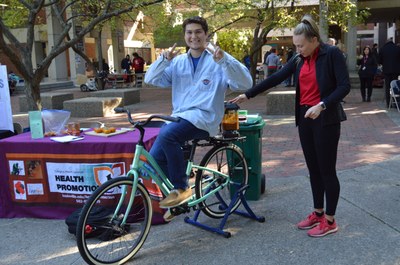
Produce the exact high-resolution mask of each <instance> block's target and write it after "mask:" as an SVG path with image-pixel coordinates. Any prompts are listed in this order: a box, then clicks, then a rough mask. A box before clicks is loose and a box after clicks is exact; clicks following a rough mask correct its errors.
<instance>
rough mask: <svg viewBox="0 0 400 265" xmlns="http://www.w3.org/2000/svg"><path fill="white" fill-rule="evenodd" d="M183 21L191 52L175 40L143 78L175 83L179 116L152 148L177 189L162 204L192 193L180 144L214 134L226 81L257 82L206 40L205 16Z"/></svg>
mask: <svg viewBox="0 0 400 265" xmlns="http://www.w3.org/2000/svg"><path fill="white" fill-rule="evenodd" d="M182 27H183V33H184V39H185V42H186V45H187V46H188V47H189V50H188V52H187V53H185V54H181V55H178V54H179V52H178V51H176V50H175V49H176V43H175V44H174V46H173V47H172V48H171V49H170V50H166V51H165V52H164V53H163V54H162V56H160V57H159V58H158V59H157V60H156V61H155V62H154V63H152V64H151V66H150V68H149V69H148V71H147V72H146V75H145V78H144V81H145V83H148V84H151V85H154V86H159V87H165V88H169V87H172V116H174V117H178V118H179V121H178V122H171V123H168V124H166V125H164V126H163V127H162V128H161V130H160V133H159V135H158V136H157V139H156V141H155V142H154V144H153V146H152V148H151V150H150V154H151V155H152V156H153V157H154V158H155V160H156V161H157V163H158V164H159V165H160V167H161V169H162V170H163V172H164V173H165V174H166V176H167V177H168V178H169V180H170V181H171V183H172V184H173V185H174V190H172V191H171V193H170V194H169V195H168V196H167V197H166V198H165V199H164V200H162V201H161V202H160V207H161V208H172V207H175V206H178V205H180V204H182V203H184V202H186V201H188V200H189V199H190V198H191V196H192V190H191V188H190V187H189V186H188V179H187V176H186V172H185V170H186V168H185V162H184V159H183V151H182V148H181V146H182V144H183V143H184V142H185V141H188V140H192V139H194V138H198V139H203V138H205V137H208V136H214V135H216V134H217V133H218V131H219V124H220V123H221V121H222V117H223V114H224V98H225V91H226V90H227V89H228V87H229V89H231V90H234V91H237V90H246V89H248V88H250V87H251V86H252V84H253V80H252V78H251V75H250V73H249V70H248V69H247V68H246V67H245V66H244V65H243V64H242V63H240V62H239V61H238V60H236V59H235V58H234V57H232V56H231V55H229V54H228V53H226V52H225V51H223V50H222V49H221V48H220V47H218V46H215V45H213V44H211V43H209V42H207V39H208V24H207V21H206V20H205V19H204V18H202V17H198V16H196V17H191V18H187V19H186V20H185V21H184V22H183V25H182ZM168 212H169V211H167V213H166V214H168ZM164 218H165V219H168V216H165V215H164Z"/></svg>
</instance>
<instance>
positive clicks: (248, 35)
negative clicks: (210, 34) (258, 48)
mask: <svg viewBox="0 0 400 265" xmlns="http://www.w3.org/2000/svg"><path fill="white" fill-rule="evenodd" d="M252 37H253V36H252V31H251V30H250V29H227V30H223V31H220V32H219V33H218V45H219V46H220V47H221V49H223V50H224V51H227V52H228V53H229V54H231V55H232V56H233V57H235V58H236V59H238V60H239V61H242V59H243V58H244V57H245V56H246V55H247V54H249V53H250V48H251V39H252Z"/></svg>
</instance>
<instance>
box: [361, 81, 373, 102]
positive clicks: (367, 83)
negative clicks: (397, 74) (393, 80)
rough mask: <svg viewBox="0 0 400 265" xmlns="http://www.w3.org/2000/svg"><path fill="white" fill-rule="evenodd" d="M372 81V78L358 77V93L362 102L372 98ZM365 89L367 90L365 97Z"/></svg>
mask: <svg viewBox="0 0 400 265" xmlns="http://www.w3.org/2000/svg"><path fill="white" fill-rule="evenodd" d="M373 81H374V77H373V76H368V77H361V76H360V91H361V98H362V100H367V99H371V96H372V82H373ZM365 89H367V93H368V94H367V96H365Z"/></svg>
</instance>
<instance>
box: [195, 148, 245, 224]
mask: <svg viewBox="0 0 400 265" xmlns="http://www.w3.org/2000/svg"><path fill="white" fill-rule="evenodd" d="M200 166H202V167H206V168H210V169H213V170H216V171H218V172H221V173H223V174H225V175H227V176H229V178H227V177H224V176H222V175H219V174H216V173H213V172H211V171H209V170H205V169H204V170H202V169H199V170H197V174H196V180H195V184H196V185H195V191H196V196H197V198H201V197H203V196H204V195H206V194H207V193H209V192H211V191H213V190H215V189H217V188H219V187H221V185H225V184H226V186H225V187H223V188H222V189H221V190H219V191H218V192H216V193H215V194H213V195H210V197H208V198H207V199H206V200H204V201H202V202H200V203H199V206H200V208H201V209H202V211H203V212H204V213H205V214H206V215H207V216H209V217H212V218H223V217H224V215H225V212H226V211H227V208H228V206H229V205H230V203H233V207H232V210H231V212H233V211H235V210H236V209H237V208H238V207H239V205H240V200H239V199H238V198H237V199H236V201H234V202H232V198H233V195H234V193H235V191H236V190H237V189H238V188H240V187H242V186H243V185H247V183H248V169H247V163H246V159H245V158H244V155H243V152H242V150H241V149H240V148H239V147H238V146H236V145H233V144H231V145H226V146H215V147H213V148H212V149H211V150H210V151H208V152H207V154H206V155H205V156H204V158H203V159H202V161H201V163H200ZM227 182H229V183H227Z"/></svg>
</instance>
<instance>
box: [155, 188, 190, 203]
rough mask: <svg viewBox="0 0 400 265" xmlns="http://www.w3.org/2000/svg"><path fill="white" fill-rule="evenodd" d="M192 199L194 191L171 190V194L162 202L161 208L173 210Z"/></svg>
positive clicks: (188, 189)
mask: <svg viewBox="0 0 400 265" xmlns="http://www.w3.org/2000/svg"><path fill="white" fill-rule="evenodd" d="M191 198H192V189H190V188H187V189H186V190H182V189H177V190H171V192H170V194H169V195H168V196H167V197H166V198H165V199H164V200H162V201H160V208H171V207H176V206H178V205H181V204H182V203H185V202H187V201H188V200H190V199H191Z"/></svg>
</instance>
